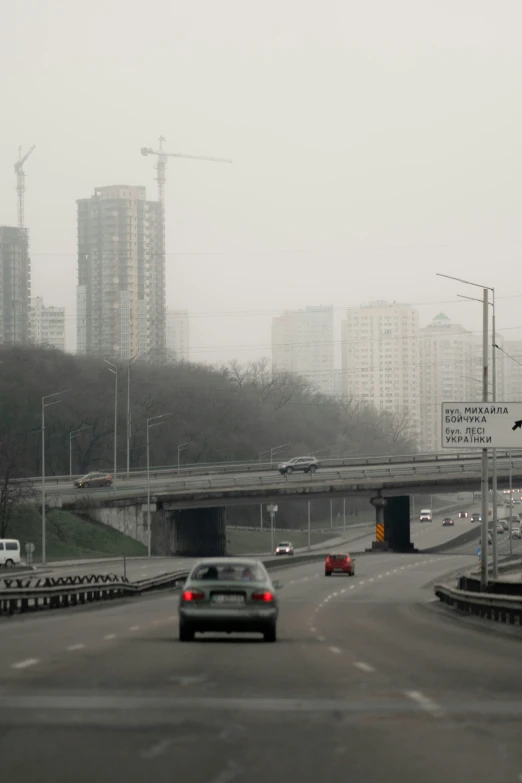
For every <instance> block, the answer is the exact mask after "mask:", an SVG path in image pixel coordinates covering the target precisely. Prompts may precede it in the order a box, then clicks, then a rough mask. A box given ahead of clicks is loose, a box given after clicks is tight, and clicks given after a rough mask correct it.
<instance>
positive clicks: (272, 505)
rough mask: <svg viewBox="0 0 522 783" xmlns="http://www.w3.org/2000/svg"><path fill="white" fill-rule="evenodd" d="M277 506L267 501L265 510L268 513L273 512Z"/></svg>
mask: <svg viewBox="0 0 522 783" xmlns="http://www.w3.org/2000/svg"><path fill="white" fill-rule="evenodd" d="M277 508H278V507H277V506H276V505H274V503H269V504H268V505H267V507H266V510H267V511H268V513H269V514H275V513H276V512H277Z"/></svg>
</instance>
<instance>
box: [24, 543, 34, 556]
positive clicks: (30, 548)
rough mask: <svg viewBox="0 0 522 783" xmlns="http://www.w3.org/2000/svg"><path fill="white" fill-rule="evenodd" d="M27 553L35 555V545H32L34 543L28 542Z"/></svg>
mask: <svg viewBox="0 0 522 783" xmlns="http://www.w3.org/2000/svg"><path fill="white" fill-rule="evenodd" d="M25 551H26V552H27V554H28V555H32V554H33V552H34V544H33V543H32V541H28V542H27V544H26V545H25Z"/></svg>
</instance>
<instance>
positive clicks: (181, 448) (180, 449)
mask: <svg viewBox="0 0 522 783" xmlns="http://www.w3.org/2000/svg"><path fill="white" fill-rule="evenodd" d="M190 443H191V441H190V440H188V441H187V442H186V443H180V444H179V446H178V476H179V458H180V454H181V452H182V451H185V449H188V447H189V444H190Z"/></svg>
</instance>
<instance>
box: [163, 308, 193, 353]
mask: <svg viewBox="0 0 522 783" xmlns="http://www.w3.org/2000/svg"><path fill="white" fill-rule="evenodd" d="M167 358H168V359H169V360H170V361H176V362H188V361H189V314H188V310H167Z"/></svg>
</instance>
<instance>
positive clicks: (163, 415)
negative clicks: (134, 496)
mask: <svg viewBox="0 0 522 783" xmlns="http://www.w3.org/2000/svg"><path fill="white" fill-rule="evenodd" d="M166 416H172V413H162V414H160V415H159V416H151V417H150V419H147V529H148V538H149V540H148V556H149V557H151V554H152V548H151V545H152V538H151V527H150V448H149V430H150V428H151V427H157V426H158V425H159V424H163V422H162V421H158V419H164V418H165V417H166ZM151 421H152V422H154V424H151Z"/></svg>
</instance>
